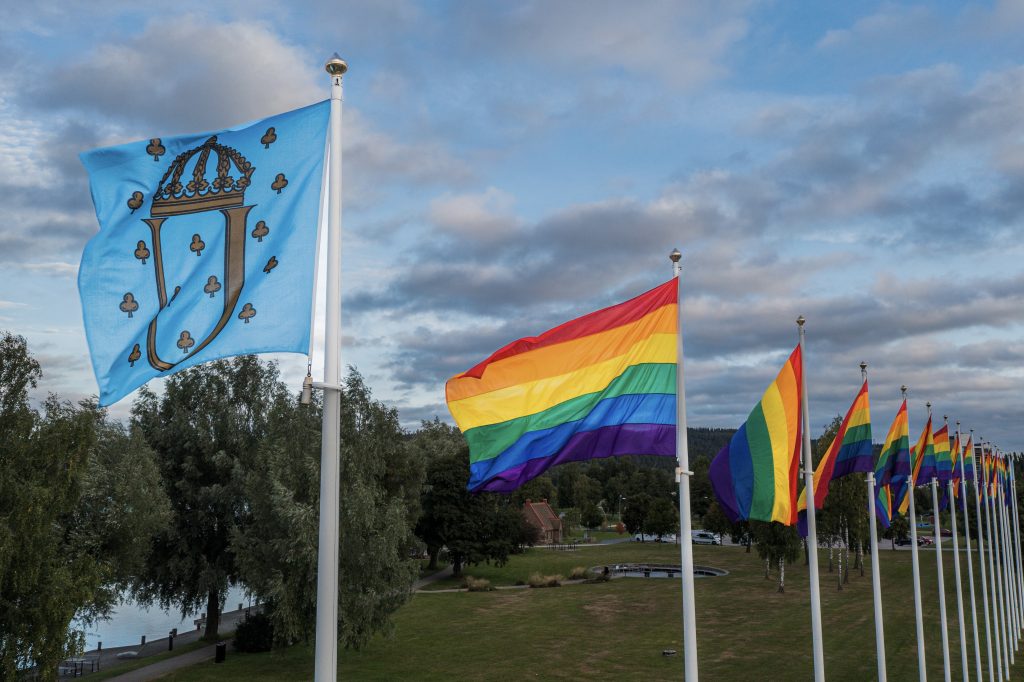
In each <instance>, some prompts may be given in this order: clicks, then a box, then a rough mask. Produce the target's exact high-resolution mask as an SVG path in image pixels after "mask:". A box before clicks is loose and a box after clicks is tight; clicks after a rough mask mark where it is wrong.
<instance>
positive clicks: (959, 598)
mask: <svg viewBox="0 0 1024 682" xmlns="http://www.w3.org/2000/svg"><path fill="white" fill-rule="evenodd" d="M942 421H943V422H944V423H945V424H946V429H947V431H946V433H947V435H948V434H949V420H948V419H947V417H946V416H945V415H943V417H942ZM957 436H958V437H959V434H957ZM956 442H957V441H954V444H955V443H956ZM956 456H957V457H958V458H959V457H960V453H959V452H958V453H956ZM955 476H956V472H955V471H950V475H949V481H948V485H947V487H948V489H949V492H948V493H947V494H948V495H949V517H950V526H951V528H952V529H953V581H954V582H955V583H956V615H957V619H958V621H959V624H960V667H961V670H962V673H961V674H962V675H963V679H964V681H965V682H966V680H967V679H968V674H967V628H966V626H965V625H964V591H963V588H962V587H961V586H960V544H959V543H960V540H959V538H958V537H957V528H956V498H954V497H953V478H954V477H955Z"/></svg>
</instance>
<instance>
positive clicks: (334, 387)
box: [313, 381, 345, 393]
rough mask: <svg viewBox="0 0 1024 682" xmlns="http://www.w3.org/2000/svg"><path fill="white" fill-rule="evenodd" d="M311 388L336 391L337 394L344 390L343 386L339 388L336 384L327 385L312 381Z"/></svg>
mask: <svg viewBox="0 0 1024 682" xmlns="http://www.w3.org/2000/svg"><path fill="white" fill-rule="evenodd" d="M313 388H319V389H322V390H324V391H338V392H339V393H340V392H341V391H344V390H345V388H344V387H343V386H340V385H338V384H327V383H324V382H322V381H314V382H313Z"/></svg>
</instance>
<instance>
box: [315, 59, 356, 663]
mask: <svg viewBox="0 0 1024 682" xmlns="http://www.w3.org/2000/svg"><path fill="white" fill-rule="evenodd" d="M325 68H326V69H327V73H328V74H330V76H331V119H330V124H331V125H330V139H331V151H330V158H329V161H330V171H329V173H330V176H329V180H328V181H329V183H330V186H329V190H328V191H329V199H328V200H329V203H328V208H327V299H326V305H327V322H326V325H325V329H324V332H325V344H324V381H323V383H322V384H320V385H319V386H318V387H319V388H322V389H323V390H324V415H323V427H322V442H321V446H320V535H319V547H318V548H317V564H316V565H317V578H316V663H315V666H314V679H315V680H316V681H317V682H334V681H335V680H336V679H337V678H338V537H339V536H338V503H339V499H338V498H339V495H338V483H339V479H338V470H339V466H340V463H339V459H340V453H341V434H340V429H341V385H340V384H341V104H342V86H341V79H342V76H344V75H345V72H346V71H348V64H346V63H345V62H344V60H342V59H341V58H340V57H339V56H338V55H337V54H335V55H334V56H333V57H331V59H330V60H328V62H327V64H326V66H325Z"/></svg>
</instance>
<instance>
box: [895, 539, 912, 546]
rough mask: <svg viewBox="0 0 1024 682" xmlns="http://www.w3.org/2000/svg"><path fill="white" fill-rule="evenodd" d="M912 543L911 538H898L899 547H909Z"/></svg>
mask: <svg viewBox="0 0 1024 682" xmlns="http://www.w3.org/2000/svg"><path fill="white" fill-rule="evenodd" d="M912 544H913V543H912V542H911V541H910V538H898V539H897V540H896V546H897V547H909V546H910V545H912Z"/></svg>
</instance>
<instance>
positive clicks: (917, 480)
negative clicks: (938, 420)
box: [898, 415, 937, 514]
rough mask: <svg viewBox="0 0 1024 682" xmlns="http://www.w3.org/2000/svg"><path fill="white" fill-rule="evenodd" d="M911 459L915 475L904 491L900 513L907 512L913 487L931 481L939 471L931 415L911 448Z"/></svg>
mask: <svg viewBox="0 0 1024 682" xmlns="http://www.w3.org/2000/svg"><path fill="white" fill-rule="evenodd" d="M910 459H911V461H912V462H913V470H914V475H913V476H912V477H911V478H910V479H909V481H908V485H906V486H905V487H904V489H903V491H902V495H901V498H900V504H899V507H898V509H899V512H900V514H906V513H907V508H908V507H909V506H910V495H913V488H915V487H917V486H921V485H927V484H928V483H931V480H932V477H933V476H935V474H936V471H937V469H936V468H935V439H934V435H933V434H932V418H931V415H929V416H928V423H926V424H925V425H924V431H922V432H921V437H920V438H918V439H917V444H916V445H915V446H914V447H913V448H911V450H910ZM910 481H913V484H910Z"/></svg>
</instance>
